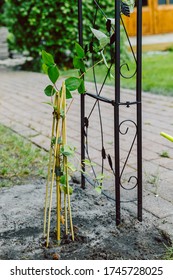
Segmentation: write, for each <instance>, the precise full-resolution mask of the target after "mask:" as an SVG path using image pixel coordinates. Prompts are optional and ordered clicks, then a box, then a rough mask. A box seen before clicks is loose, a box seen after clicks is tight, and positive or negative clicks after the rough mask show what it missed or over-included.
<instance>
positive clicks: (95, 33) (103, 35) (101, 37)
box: [91, 28, 108, 41]
mask: <svg viewBox="0 0 173 280" xmlns="http://www.w3.org/2000/svg"><path fill="white" fill-rule="evenodd" d="M91 31H92V33H93V34H94V36H95V37H96V38H97V39H98V40H99V41H100V40H101V39H102V40H103V38H108V36H106V34H104V33H103V32H101V31H99V30H97V29H94V28H91Z"/></svg>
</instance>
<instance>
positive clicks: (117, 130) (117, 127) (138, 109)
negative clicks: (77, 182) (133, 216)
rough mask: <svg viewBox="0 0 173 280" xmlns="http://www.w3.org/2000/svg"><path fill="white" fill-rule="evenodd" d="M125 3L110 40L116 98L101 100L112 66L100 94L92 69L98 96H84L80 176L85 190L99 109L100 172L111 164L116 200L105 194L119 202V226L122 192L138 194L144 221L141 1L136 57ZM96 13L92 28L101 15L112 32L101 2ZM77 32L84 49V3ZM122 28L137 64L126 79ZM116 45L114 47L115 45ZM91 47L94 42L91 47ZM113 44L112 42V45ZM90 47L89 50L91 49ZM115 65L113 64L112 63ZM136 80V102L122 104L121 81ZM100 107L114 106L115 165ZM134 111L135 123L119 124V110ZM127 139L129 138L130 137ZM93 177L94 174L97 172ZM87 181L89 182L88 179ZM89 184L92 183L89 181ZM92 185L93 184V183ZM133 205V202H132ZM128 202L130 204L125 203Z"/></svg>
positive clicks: (118, 9) (96, 3)
mask: <svg viewBox="0 0 173 280" xmlns="http://www.w3.org/2000/svg"><path fill="white" fill-rule="evenodd" d="M122 2H123V1H121V0H120V1H116V0H115V13H114V17H115V27H114V30H113V31H114V32H112V33H113V35H112V36H111V39H112V41H113V44H114V51H113V56H114V57H113V60H114V61H115V66H114V67H115V68H114V70H115V91H114V98H113V99H110V98H108V97H105V96H102V95H101V93H102V89H103V88H104V86H105V83H106V80H107V78H108V76H109V74H110V71H111V69H112V68H113V63H112V62H111V63H110V66H109V68H108V70H107V73H106V75H105V79H104V81H103V83H102V86H101V88H100V90H98V87H97V79H96V73H95V70H94V68H93V77H94V84H95V94H93V93H91V92H86V93H85V94H84V95H81V162H82V169H83V173H82V176H81V182H82V186H83V187H85V180H86V179H87V177H86V176H85V174H84V172H85V164H84V163H83V162H84V160H85V159H86V157H88V158H89V159H90V156H89V145H88V140H87V137H88V130H89V117H90V116H91V114H92V113H93V111H94V110H95V108H96V105H97V109H98V112H99V118H100V131H101V145H102V146H101V162H102V164H101V172H102V173H103V172H104V162H105V160H107V161H108V164H109V167H110V170H111V171H112V173H113V175H114V182H115V199H114V198H112V197H110V196H108V195H107V194H106V193H104V192H103V194H105V195H106V196H107V197H108V198H111V199H114V200H115V201H116V224H117V225H119V224H120V222H121V202H122V200H121V189H125V190H128V191H129V190H134V189H135V190H136V201H137V218H138V220H139V221H142V102H141V99H142V98H141V61H142V47H141V46H142V1H137V4H136V10H137V19H136V30H137V35H136V53H134V50H133V48H132V46H131V42H130V39H129V36H128V32H127V30H126V28H125V24H124V20H123V18H122V13H121V12H122V8H123V3H122ZM93 11H94V15H93V18H94V21H93V26H94V25H95V21H96V17H97V13H98V12H101V13H102V14H103V16H104V17H105V19H106V26H107V31H110V30H109V28H112V27H110V25H111V24H110V22H109V21H110V20H109V18H108V17H107V16H106V12H105V11H103V9H102V7H101V1H99V0H98V1H96V0H93ZM78 23H79V24H78V30H79V43H80V45H81V46H82V47H83V46H84V42H83V3H82V0H78ZM120 26H122V27H123V29H124V32H125V35H126V38H127V42H128V43H129V47H130V50H131V53H132V57H133V60H134V62H135V70H134V72H133V73H132V74H130V75H129V76H127V75H126V74H124V73H123V69H124V67H126V68H127V70H128V71H130V68H129V65H128V63H122V62H121V55H120V46H121V40H120ZM114 41H115V43H114ZM90 44H91V45H92V42H91V43H90ZM111 44H112V42H111ZM91 45H90V46H91ZM92 60H93V64H94V55H93V54H92ZM111 61H112V60H111ZM132 77H135V78H136V91H135V96H133V100H131V101H122V97H121V78H125V79H129V78H132ZM88 98H93V99H95V102H94V105H93V106H92V108H91V111H90V112H89V114H88V116H86V110H85V109H86V108H85V103H86V99H88ZM100 103H107V104H109V105H110V106H113V109H114V111H113V112H114V114H113V118H114V162H113V161H112V157H111V155H110V154H108V153H107V152H106V150H105V148H104V137H103V134H104V133H103V124H102V117H101V106H100ZM131 107H133V108H134V110H135V120H133V119H129V118H128V119H124V120H122V119H121V120H120V118H121V114H120V110H121V108H131ZM123 125H126V129H125V131H123V129H122V127H123ZM130 126H133V127H134V129H135V135H134V138H133V140H132V144H131V145H130V148H129V152H128V154H127V156H126V159H125V161H124V163H123V166H122V167H121V164H120V163H121V159H120V152H121V140H120V136H121V135H126V136H127V135H128V132H129V127H130ZM127 137H128V136H127ZM134 145H136V150H137V153H136V175H131V176H130V177H129V179H128V180H127V183H131V182H132V181H134V183H133V185H132V186H131V187H130V188H127V187H125V186H124V184H123V182H122V175H123V173H124V171H125V168H126V166H127V164H128V161H129V158H130V156H131V152H132V149H133V147H134ZM92 169H93V173H94V174H95V171H94V168H93V167H92ZM87 180H88V179H87ZM89 181H90V180H89ZM90 183H91V184H92V182H91V181H90ZM129 201H130V200H129ZM126 202H127V201H126Z"/></svg>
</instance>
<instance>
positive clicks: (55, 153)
mask: <svg viewBox="0 0 173 280" xmlns="http://www.w3.org/2000/svg"><path fill="white" fill-rule="evenodd" d="M58 108H60V96H58V98H57V111H56V113H57V116H56V141H55V148H54V159H53V168H52V180H51V186H50V201H49V213H48V223H47V240H46V246H47V247H48V245H49V235H50V218H51V209H52V193H53V184H54V179H55V166H56V159H57V143H58V137H59V129H60V122H59V114H58Z"/></svg>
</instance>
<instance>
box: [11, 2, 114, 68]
mask: <svg viewBox="0 0 173 280" xmlns="http://www.w3.org/2000/svg"><path fill="white" fill-rule="evenodd" d="M102 2H103V3H102V4H101V5H102V8H103V10H104V11H106V15H108V16H109V17H114V9H113V5H114V2H113V1H111V0H105V1H102ZM92 3H93V1H92V0H88V1H83V15H84V24H85V26H87V27H88V30H87V31H86V32H90V33H91V31H90V30H89V26H91V25H92V21H93V17H94V15H93V13H94V11H93V6H92ZM112 13H113V14H112ZM5 18H6V25H7V26H8V28H9V31H10V33H12V34H13V35H14V36H12V35H10V36H9V47H10V48H11V49H16V50H18V51H25V50H27V51H29V54H30V55H31V56H32V57H33V58H34V59H38V58H39V55H40V53H41V50H42V49H46V50H47V51H48V52H50V53H52V54H53V55H54V57H55V61H56V62H57V63H58V65H61V66H62V64H63V66H64V64H65V65H66V66H68V67H69V66H71V61H72V53H73V51H72V50H73V49H74V42H75V41H78V7H77V1H76V0H66V1H64V0H58V1H52V0H45V1H40V0H25V1H24V0H6V5H5ZM102 26H104V28H105V20H104V16H103V14H102V13H100V12H98V13H97V22H96V28H98V29H99V28H101V27H102ZM85 30H86V29H85ZM86 32H85V33H84V41H86V39H87V42H88V34H86ZM91 36H92V34H91Z"/></svg>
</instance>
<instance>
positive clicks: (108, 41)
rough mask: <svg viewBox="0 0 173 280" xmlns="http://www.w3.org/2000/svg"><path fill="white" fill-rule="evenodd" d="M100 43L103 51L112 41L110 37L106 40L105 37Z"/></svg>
mask: <svg viewBox="0 0 173 280" xmlns="http://www.w3.org/2000/svg"><path fill="white" fill-rule="evenodd" d="M99 42H100V47H101V49H103V48H104V47H106V46H107V45H108V44H109V43H110V39H109V38H108V37H106V38H105V37H104V38H101V39H100V40H99Z"/></svg>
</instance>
